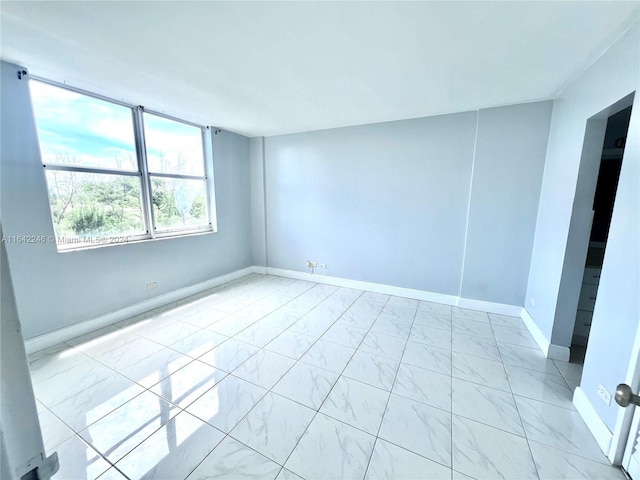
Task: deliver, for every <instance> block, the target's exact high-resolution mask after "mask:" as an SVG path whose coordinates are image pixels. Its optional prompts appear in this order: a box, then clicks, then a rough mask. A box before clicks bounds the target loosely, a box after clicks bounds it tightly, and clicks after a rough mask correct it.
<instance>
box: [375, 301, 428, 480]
mask: <svg viewBox="0 0 640 480" xmlns="http://www.w3.org/2000/svg"><path fill="white" fill-rule="evenodd" d="M419 306H420V303H419V302H418V304H417V305H416V309H415V311H414V312H413V319H412V320H411V327H410V328H409V334H408V335H407V339H406V340H405V342H404V348H403V349H402V355H401V356H400V361H399V362H398V366H397V367H396V373H395V375H394V377H393V382H392V384H391V388H390V389H389V396H388V397H387V403H386V404H385V406H384V410H383V411H382V418H381V419H380V425H378V431H377V433H376V440H375V442H374V444H373V449H372V450H371V455H370V456H369V461H368V462H367V468H366V469H365V476H366V474H367V472H368V471H369V466H370V465H371V459H372V458H373V452H374V451H375V447H376V444H377V443H378V438H380V430H381V429H382V424H383V423H384V417H385V415H386V414H387V410H388V408H389V402H390V401H391V394H392V392H393V388H394V387H395V386H396V381H397V380H398V372H399V371H400V367H401V366H402V359H403V358H404V354H405V352H406V351H407V345H408V344H409V338H411V332H412V330H413V325H414V324H415V322H416V315H417V314H418V308H419Z"/></svg>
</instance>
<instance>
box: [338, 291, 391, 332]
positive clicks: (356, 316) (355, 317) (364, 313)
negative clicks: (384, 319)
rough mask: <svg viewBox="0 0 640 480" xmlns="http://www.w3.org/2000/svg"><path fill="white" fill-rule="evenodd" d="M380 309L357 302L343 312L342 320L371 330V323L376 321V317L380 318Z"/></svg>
mask: <svg viewBox="0 0 640 480" xmlns="http://www.w3.org/2000/svg"><path fill="white" fill-rule="evenodd" d="M361 298H362V297H361ZM380 310H381V309H380V308H379V307H373V306H363V305H362V304H358V303H357V302H356V304H354V306H352V307H351V308H350V309H349V310H347V311H346V312H344V314H342V316H341V317H340V322H341V323H343V324H345V325H350V326H352V327H356V328H362V329H364V330H369V329H370V328H371V325H373V323H374V322H375V321H376V318H378V314H379V313H380Z"/></svg>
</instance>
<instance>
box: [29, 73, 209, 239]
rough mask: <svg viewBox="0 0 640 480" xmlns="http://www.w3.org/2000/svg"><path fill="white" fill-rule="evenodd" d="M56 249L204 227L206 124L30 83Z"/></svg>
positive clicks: (206, 216)
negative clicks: (194, 123)
mask: <svg viewBox="0 0 640 480" xmlns="http://www.w3.org/2000/svg"><path fill="white" fill-rule="evenodd" d="M30 89H31V96H32V101H33V106H34V111H35V116H36V124H37V129H38V136H39V141H40V150H41V153H42V162H43V164H44V168H45V174H46V179H47V189H48V194H49V203H50V205H51V217H52V220H53V227H54V230H55V234H56V243H57V245H58V249H59V250H65V249H74V248H82V247H87V246H95V245H104V244H113V243H126V242H129V241H135V240H144V239H152V238H161V237H170V236H177V235H187V234H192V233H198V232H207V231H213V230H214V228H213V223H214V222H213V221H212V218H213V215H212V213H213V212H214V211H215V209H214V208H213V201H212V196H211V195H210V191H211V190H212V185H211V182H209V179H208V178H209V175H208V174H207V170H208V168H207V166H208V165H209V166H211V161H210V158H211V153H210V149H211V147H210V143H209V142H207V135H205V132H206V131H207V129H205V128H204V127H200V126H196V125H192V124H189V123H187V122H182V121H177V120H174V119H170V118H167V117H164V116H161V115H159V114H155V113H151V112H147V111H145V110H144V109H143V108H142V107H132V106H128V105H123V104H119V103H116V102H112V101H108V100H105V99H101V98H97V97H94V96H91V95H87V94H84V93H78V92H76V91H72V90H68V89H66V88H61V87H57V86H54V85H51V84H49V83H45V82H41V81H37V80H31V81H30Z"/></svg>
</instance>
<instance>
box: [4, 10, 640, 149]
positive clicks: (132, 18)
mask: <svg viewBox="0 0 640 480" xmlns="http://www.w3.org/2000/svg"><path fill="white" fill-rule="evenodd" d="M639 12H640V8H639V3H638V2H637V1H634V2H615V1H602V2H600V1H587V2H573V1H533V2H524V1H504V2H503V1H497V2H479V1H473V2H457V1H439V2H438V1H436V2H398V1H390V2H270V1H265V2H232V1H227V2H209V1H198V2H190V1H169V2H160V1H142V2H136V1H128V2H112V1H105V2H100V1H76V2H57V1H43V2H38V1H21V2H11V1H2V2H0V14H1V19H0V21H1V24H0V26H1V42H2V43H1V50H0V55H1V57H2V59H3V60H7V61H10V62H14V63H18V64H20V65H22V66H24V67H26V68H28V69H29V71H30V73H31V74H34V75H39V76H41V77H45V78H49V79H51V80H56V81H60V82H66V83H68V84H69V85H73V86H76V87H79V88H83V89H86V90H89V91H93V92H96V93H101V94H103V95H106V96H109V97H112V98H117V99H121V100H124V101H127V102H130V103H132V104H136V105H138V104H140V105H145V106H146V107H147V108H149V109H153V110H157V111H163V112H165V113H168V114H172V115H174V116H177V117H180V118H184V119H186V120H190V121H193V122H197V123H202V124H206V125H215V126H217V127H221V128H224V129H227V130H230V131H234V132H238V133H241V134H244V135H248V136H259V135H274V134H281V133H292V132H300V131H309V130H318V129H323V128H332V127H340V126H346V125H358V124H365V123H373V122H381V121H389V120H399V119H406V118H416V117H423V116H429V115H437V114H441V113H451V112H459V111H467V110H474V109H477V108H482V107H492V106H498V105H506V104H513V103H521V102H529V101H535V100H541V99H549V98H553V97H555V96H556V95H557V94H559V93H560V92H561V91H562V90H563V88H564V87H565V86H566V85H567V84H568V83H569V82H570V81H571V80H572V79H574V78H576V77H577V76H578V75H579V74H580V73H582V72H583V71H584V70H585V69H586V68H587V67H588V66H589V65H591V64H592V63H593V62H594V61H595V60H596V59H597V58H598V57H599V56H600V55H601V54H602V53H603V52H604V51H605V50H606V49H607V48H608V47H609V46H610V45H611V44H613V43H614V42H615V40H616V39H617V38H619V37H620V35H621V34H622V33H623V32H624V31H625V30H626V29H628V28H629V27H630V26H631V25H632V24H633V23H634V22H635V21H637V20H638V18H639V15H640V13H639Z"/></svg>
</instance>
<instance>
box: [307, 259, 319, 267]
mask: <svg viewBox="0 0 640 480" xmlns="http://www.w3.org/2000/svg"><path fill="white" fill-rule="evenodd" d="M317 266H318V262H312V261H311V260H307V267H309V268H315V267H317Z"/></svg>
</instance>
